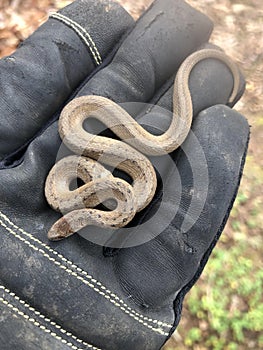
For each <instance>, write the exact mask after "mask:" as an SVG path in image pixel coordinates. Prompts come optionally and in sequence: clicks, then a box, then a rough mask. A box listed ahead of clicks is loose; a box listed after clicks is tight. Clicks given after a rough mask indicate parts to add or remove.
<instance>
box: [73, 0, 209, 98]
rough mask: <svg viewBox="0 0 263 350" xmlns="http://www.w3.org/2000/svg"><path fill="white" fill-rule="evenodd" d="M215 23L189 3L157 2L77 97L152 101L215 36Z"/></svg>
mask: <svg viewBox="0 0 263 350" xmlns="http://www.w3.org/2000/svg"><path fill="white" fill-rule="evenodd" d="M211 31H212V23H211V21H210V20H209V19H208V18H207V17H206V16H205V15H203V14H202V13H200V12H199V11H197V10H195V9H194V8H192V7H191V6H189V5H188V4H186V3H185V2H184V1H182V0H179V1H174V0H156V1H154V3H153V4H152V6H151V8H150V9H149V10H148V11H147V12H146V13H145V14H144V15H143V16H142V17H141V18H140V20H139V21H138V22H137V25H136V27H135V28H134V30H133V31H132V32H131V33H130V34H129V35H128V37H127V38H126V39H125V41H124V42H123V43H122V45H121V47H120V48H119V50H118V51H117V53H116V55H115V56H114V58H113V60H112V62H111V64H109V65H108V66H107V67H105V68H104V69H102V70H101V71H100V72H98V73H97V74H96V75H95V76H94V77H93V78H92V79H90V80H89V81H88V82H87V84H86V85H84V86H83V88H82V89H81V90H80V91H79V93H78V95H77V96H83V95H99V96H104V97H106V98H109V99H111V100H113V101H115V102H116V103H122V102H129V101H132V102H148V101H149V100H150V99H151V98H152V97H153V96H154V94H155V92H156V91H158V90H159V89H160V87H161V86H162V85H163V84H164V83H165V82H166V81H167V80H168V79H169V78H170V77H171V76H172V75H173V74H174V72H176V71H177V69H178V68H179V66H180V64H181V62H182V61H183V60H184V59H185V57H187V56H188V55H189V53H191V52H193V51H194V50H195V49H196V48H197V47H199V46H200V45H201V44H203V43H205V42H206V41H207V40H208V39H209V37H210V34H211Z"/></svg>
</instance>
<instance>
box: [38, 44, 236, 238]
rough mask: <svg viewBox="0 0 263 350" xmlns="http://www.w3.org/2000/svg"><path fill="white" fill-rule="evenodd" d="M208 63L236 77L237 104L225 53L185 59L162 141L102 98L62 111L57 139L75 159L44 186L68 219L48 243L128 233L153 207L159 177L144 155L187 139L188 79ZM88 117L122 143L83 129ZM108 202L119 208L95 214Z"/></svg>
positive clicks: (207, 51) (60, 164) (82, 101)
mask: <svg viewBox="0 0 263 350" xmlns="http://www.w3.org/2000/svg"><path fill="white" fill-rule="evenodd" d="M207 58H215V59H218V60H220V61H222V62H223V63H225V64H226V66H227V67H228V68H229V70H230V71H231V72H232V75H233V80H234V84H233V90H232V94H231V96H230V98H229V102H233V101H234V99H235V97H236V95H237V93H238V89H239V85H240V78H239V71H238V68H237V66H236V65H235V64H234V63H233V62H232V61H231V60H230V59H229V58H228V57H227V56H226V55H225V54H224V53H223V52H222V51H218V50H215V49H203V50H200V51H197V52H195V53H193V54H192V55H190V56H189V57H188V58H186V60H185V61H184V62H183V63H182V65H181V67H180V68H179V70H178V73H177V75H176V79H175V83H174V95H173V118H172V121H171V124H170V127H169V128H168V130H167V131H166V132H165V133H163V134H162V135H160V136H155V135H152V134H151V133H149V132H147V131H146V130H145V129H144V128H143V127H141V126H140V125H139V124H138V123H137V122H136V121H135V120H134V119H133V118H132V117H131V116H130V115H129V114H128V113H127V112H126V111H125V110H124V109H123V108H121V107H120V106H119V105H117V104H116V103H114V102H112V101H111V100H108V99H106V98H104V97H100V96H83V97H79V98H76V99H74V100H73V101H71V102H70V103H69V104H68V105H67V106H66V107H65V108H64V110H63V111H62V114H61V116H60V120H59V133H60V136H61V138H62V140H63V142H64V144H65V145H66V146H67V147H68V148H69V149H70V150H72V151H73V152H74V153H75V154H76V155H73V156H70V157H66V158H64V159H62V160H61V161H59V162H58V163H57V164H56V165H55V166H54V167H53V169H52V170H51V171H50V173H49V175H48V177H47V180H46V187H45V194H46V198H47V201H48V203H49V204H50V206H51V207H52V208H53V209H55V210H56V211H60V212H62V213H63V214H64V216H63V217H62V218H61V219H60V220H58V221H57V222H56V223H55V224H54V225H53V227H52V228H51V229H50V231H49V233H48V237H49V239H50V240H60V239H63V238H66V237H68V236H70V235H72V234H73V233H75V232H77V231H79V230H81V229H82V228H84V227H86V226H89V225H95V226H99V227H108V228H109V227H110V228H119V227H124V226H126V225H127V224H128V223H129V222H130V221H131V220H132V219H133V217H134V216H135V214H136V213H137V212H139V211H141V210H142V209H144V208H145V207H146V206H147V205H148V204H149V203H150V202H151V200H152V198H153V196H154V194H155V191H156V174H155V170H154V168H153V166H152V164H151V162H150V161H149V159H148V158H147V157H146V156H145V155H152V156H157V155H158V156H159V155H163V154H168V153H170V152H172V151H174V150H175V149H176V148H178V147H179V146H180V145H181V144H182V143H183V142H184V140H185V139H186V137H187V135H188V133H189V131H190V128H191V124H192V119H193V106H192V99H191V94H190V90H189V77H190V74H191V71H192V69H193V68H194V67H195V65H196V64H197V63H198V62H200V61H202V60H204V59H207ZM90 117H92V118H96V119H98V120H99V121H100V122H102V123H103V124H105V125H106V126H107V127H108V128H109V129H111V130H112V131H113V132H114V133H115V135H117V136H118V137H119V138H120V139H121V140H122V141H119V140H115V139H110V138H107V137H102V136H96V135H93V134H91V133H89V132H87V131H86V130H85V129H84V127H83V123H84V121H85V120H86V119H88V118H90ZM100 163H103V164H107V165H111V166H112V165H113V166H115V167H117V168H118V169H120V170H121V171H123V172H125V173H127V174H128V175H129V176H130V177H131V179H132V181H133V183H132V185H130V184H128V183H127V182H126V181H124V180H122V179H119V178H115V177H114V176H113V175H112V174H111V173H110V172H109V171H108V170H106V169H105V168H104V167H103V166H102V165H101V164H100ZM76 178H80V179H81V180H82V181H83V182H84V185H83V186H81V187H79V188H77V189H74V190H71V188H70V185H71V183H72V181H73V180H74V179H76ZM108 199H114V201H115V202H116V207H115V208H112V210H111V211H103V210H98V209H96V207H97V206H98V205H99V204H100V203H103V202H104V201H106V200H108Z"/></svg>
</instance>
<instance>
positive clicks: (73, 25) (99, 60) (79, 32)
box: [49, 13, 102, 66]
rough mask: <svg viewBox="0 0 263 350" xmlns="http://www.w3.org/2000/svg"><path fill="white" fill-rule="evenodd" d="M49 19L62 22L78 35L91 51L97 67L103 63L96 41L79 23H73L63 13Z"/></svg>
mask: <svg viewBox="0 0 263 350" xmlns="http://www.w3.org/2000/svg"><path fill="white" fill-rule="evenodd" d="M49 17H50V18H54V19H57V20H58V21H61V22H62V23H64V24H66V25H67V26H68V27H70V28H71V29H73V30H74V31H75V32H76V33H77V35H78V36H79V37H80V38H81V39H82V40H83V41H84V43H85V44H86V46H88V48H89V49H90V51H91V53H92V56H93V58H94V60H95V62H96V64H97V66H99V65H100V64H101V63H102V58H101V55H100V53H99V50H98V48H97V46H96V44H95V42H94V40H93V39H92V37H91V36H90V34H89V33H88V32H87V31H86V29H85V28H83V27H82V26H81V25H80V24H79V23H77V22H75V21H73V20H72V19H70V18H69V17H66V16H64V15H62V14H61V13H52V14H51V15H50V16H49Z"/></svg>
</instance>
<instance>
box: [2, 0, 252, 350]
mask: <svg viewBox="0 0 263 350" xmlns="http://www.w3.org/2000/svg"><path fill="white" fill-rule="evenodd" d="M112 16H113V18H114V14H112ZM127 18H128V17H126V19H127ZM122 19H124V15H123V17H122ZM52 21H53V20H52ZM127 21H128V22H126V30H127V27H129V26H130V25H131V22H130V19H128V20H127ZM54 23H56V24H59V25H61V23H57V22H54ZM102 23H103V22H102ZM127 23H129V24H128V25H127ZM124 26H125V25H124ZM100 30H102V29H101V28H100ZM100 30H99V29H98V33H100ZM122 30H123V29H122ZM211 30H212V24H211V22H210V20H209V19H208V18H206V17H205V16H203V15H202V14H200V13H199V12H197V11H195V10H194V9H193V8H191V7H190V6H188V5H187V4H186V3H185V2H183V1H181V0H180V1H179V0H178V1H176V2H174V1H173V0H161V1H158V0H157V1H155V2H154V3H153V5H152V6H151V8H150V9H149V10H148V11H147V12H146V13H145V14H144V15H143V16H142V18H141V19H140V20H139V21H138V22H137V24H136V26H135V28H134V29H133V30H132V31H131V32H130V33H129V35H127V37H126V38H125V40H124V41H123V42H122V43H121V44H120V46H119V48H118V50H117V52H116V53H115V55H114V57H110V58H109V59H108V61H106V63H105V66H103V67H101V69H100V70H98V71H97V72H95V73H94V75H93V76H92V77H90V78H89V79H87V80H86V81H85V82H84V84H82V86H81V87H80V88H78V89H77V90H76V86H75V85H74V86H73V87H72V89H71V91H70V92H68V94H65V95H67V96H66V97H65V98H64V99H63V102H62V101H61V102H60V103H59V104H58V105H57V107H56V108H55V107H54V110H53V111H54V112H57V111H58V110H59V108H60V107H61V106H63V105H64V104H65V103H66V99H67V98H69V95H71V97H73V96H83V95H91V94H96V95H101V96H104V97H107V98H110V99H111V100H113V101H115V102H117V103H125V102H136V103H151V105H152V107H151V108H147V110H146V111H141V110H140V111H137V112H136V113H135V112H134V114H136V119H137V120H138V122H140V124H142V125H144V126H145V127H146V128H148V130H149V131H151V132H153V133H156V134H158V133H160V132H162V131H163V130H166V128H167V123H168V121H169V113H168V112H169V111H170V113H171V111H172V108H173V107H172V95H173V83H174V75H175V73H176V71H177V70H178V68H179V66H180V63H181V62H182V61H183V60H184V59H185V58H186V57H187V56H188V55H189V54H190V53H191V52H193V51H195V50H196V49H199V48H200V46H201V45H204V44H205V43H206V41H207V40H208V39H209V36H210V33H211ZM98 33H97V32H96V34H95V32H94V35H97V34H98ZM74 35H75V33H74ZM104 35H105V32H104ZM118 39H119V38H118ZM95 42H96V41H95ZM79 44H81V45H82V42H81V41H80V42H79ZM84 48H85V47H84ZM43 50H44V47H43ZM52 54H53V50H52ZM46 55H47V56H48V57H49V55H51V53H50V52H48V53H46ZM11 61H12V60H11ZM66 61H68V60H66ZM84 61H85V60H84ZM64 64H66V62H63V63H61V65H62V66H63V65H64ZM22 66H23V65H21V67H22ZM51 66H52V65H51ZM21 67H19V69H18V71H20V70H21V69H22V68H21ZM91 69H94V67H92V68H91ZM86 73H87V72H86ZM75 74H79V73H78V70H77V69H73V70H72V77H73V76H74V77H75ZM87 74H89V72H88V73H87ZM44 78H45V77H44ZM66 80H67V79H66ZM81 80H85V77H83V79H80V81H78V83H80V82H81ZM48 81H49V80H48ZM48 81H47V82H45V79H44V82H45V83H44V82H42V83H41V84H42V86H45V84H47V83H48ZM64 81H65V80H64ZM11 82H12V81H10V85H11V86H12V84H11ZM25 84H26V81H25ZM29 85H30V87H31V89H32V91H34V90H33V88H32V86H34V84H32V82H31V81H30V79H29ZM76 85H77V84H76ZM189 85H190V90H191V95H192V99H193V107H194V108H193V109H194V115H195V118H194V122H193V126H192V132H191V133H190V135H189V137H188V138H187V140H186V141H185V142H184V144H183V145H182V146H181V148H180V149H179V150H177V151H175V152H174V153H172V154H171V157H170V159H171V161H168V162H164V164H163V163H162V162H161V161H160V160H159V161H156V160H153V162H154V164H155V165H156V168H158V169H157V171H158V172H159V174H160V177H159V182H158V187H157V191H156V195H155V198H154V200H153V202H152V203H151V204H150V205H149V206H148V207H147V208H146V209H145V210H144V211H143V212H142V213H140V214H138V215H137V216H136V217H135V219H134V221H133V222H132V223H131V224H130V225H129V226H130V227H129V234H128V235H127V236H125V238H124V239H123V236H122V239H120V235H119V234H118V233H117V234H116V235H115V236H112V240H107V242H106V240H105V239H103V241H102V242H93V241H92V240H94V239H97V237H98V235H97V233H96V234H95V235H93V234H92V232H91V233H90V235H89V237H85V238H84V237H83V236H82V235H78V234H75V235H73V236H72V237H70V238H68V239H66V240H63V241H61V242H50V241H49V240H48V238H47V232H48V230H49V229H50V227H51V226H52V225H53V224H54V222H56V221H57V220H58V219H59V218H60V214H58V213H56V212H54V211H53V210H52V209H51V208H50V207H49V206H48V204H47V202H46V199H45V196H44V185H45V181H46V177H47V175H48V173H49V171H50V169H51V168H52V166H53V165H54V163H55V161H56V158H57V153H58V152H59V150H60V147H61V140H60V137H59V135H58V127H57V122H52V121H54V119H56V117H57V116H58V113H51V112H50V113H49V114H47V112H43V113H40V114H39V115H38V116H36V117H35V119H36V120H37V121H38V120H40V119H41V121H39V124H38V127H37V128H35V127H34V124H33V122H32V119H31V120H26V119H25V118H26V117H24V116H23V118H21V114H20V115H19V117H18V116H17V117H14V118H13V119H12V118H11V116H10V109H8V108H5V109H3V111H2V113H1V116H0V118H1V123H2V124H3V125H5V124H7V121H9V120H10V124H13V126H12V128H13V127H15V126H16V123H18V122H19V121H20V120H22V119H23V123H24V126H23V127H22V126H20V128H19V133H18V130H16V132H15V133H14V134H13V138H12V137H11V136H9V138H8V139H5V141H4V142H3V146H2V144H1V148H0V150H1V154H2V155H3V162H2V167H3V169H2V170H1V173H0V174H1V177H0V225H1V227H0V232H1V244H0V249H1V255H0V263H1V275H0V278H1V297H0V301H1V310H2V312H1V319H0V322H1V328H0V329H1V331H0V340H1V344H3V349H12V348H15V347H19V348H21V349H39V348H40V349H50V348H52V349H88V348H93V349H128V350H129V349H149V350H153V349H159V348H160V347H161V346H162V345H163V344H164V343H165V342H166V340H167V339H168V338H169V336H170V335H171V334H172V332H173V331H174V329H175V328H176V327H177V325H178V322H179V319H180V313H181V308H182V302H183V298H184V296H185V294H186V293H187V291H188V290H189V289H190V288H191V287H192V286H193V284H194V283H195V282H196V280H197V279H198V277H199V276H200V274H201V272H202V270H203V268H204V266H205V264H206V262H207V260H208V258H209V255H210V254H211V251H212V249H213V248H214V246H215V244H216V242H217V240H218V239H219V237H220V234H221V232H222V230H223V228H224V225H225V222H226V220H227V218H228V215H229V212H230V210H231V207H232V204H233V202H234V198H235V196H236V193H237V189H238V185H239V181H240V178H241V174H242V169H243V165H244V160H245V155H246V149H247V144H248V138H249V127H248V124H247V122H246V120H245V119H244V118H243V117H242V116H241V115H240V114H238V113H237V112H235V111H233V110H231V109H230V107H228V106H226V104H227V102H228V99H229V96H230V94H231V90H232V88H233V79H232V74H231V72H230V71H229V70H228V69H227V67H226V66H225V65H224V64H222V63H221V62H219V61H216V60H213V59H210V60H206V61H204V62H200V63H199V64H198V65H197V66H196V67H195V68H194V70H193V72H192V74H191V77H190V82H189ZM17 86H18V85H16V94H14V93H13V95H12V96H13V98H12V102H14V101H16V99H15V98H17V96H19V91H20V93H21V89H20V90H19V89H18V88H17ZM56 86H58V87H55V88H54V89H57V90H54V91H57V92H59V91H60V89H61V85H60V84H59V82H58V85H56ZM63 88H64V86H63ZM17 89H18V91H17ZM39 90H40V91H41V94H42V96H43V97H40V96H39V94H37V93H36V95H35V96H34V99H33V100H34V101H35V104H33V103H32V102H31V107H30V104H28V103H23V104H21V107H20V109H21V111H22V110H23V108H26V107H27V108H28V111H27V113H26V115H27V116H28V115H32V113H35V111H36V110H37V111H41V110H43V109H44V108H47V102H46V101H47V100H45V99H48V98H53V96H52V95H49V94H47V93H46V91H42V90H41V86H39ZM73 90H74V91H73ZM243 90H244V82H243V81H242V83H241V84H240V88H239V92H238V95H237V99H238V98H239V97H240V96H241V95H242V92H243ZM23 91H25V89H23ZM30 91H31V90H30ZM22 95H23V94H22ZM48 95H49V96H48ZM7 96H10V95H8V94H7V93H6V98H7ZM237 99H236V100H237ZM9 101H10V100H9ZM18 101H19V99H18ZM49 101H53V100H49ZM36 103H37V108H36ZM48 103H50V104H51V102H48ZM1 104H3V103H1ZM8 106H9V104H8ZM25 106H26V107H25ZM124 107H125V105H124ZM126 107H127V106H126ZM1 108H2V106H1ZM128 108H129V106H128V107H127V109H128ZM160 108H162V109H160ZM163 108H165V110H166V112H165V113H164V110H163ZM29 111H30V113H29ZM13 115H14V114H13V113H12V117H13ZM9 116H10V117H9ZM43 116H45V117H43ZM166 116H167V118H166ZM31 124H33V125H31ZM10 129H11V128H10ZM2 130H6V129H1V142H2V135H3V137H4V135H5V133H4V132H3V134H2ZM24 130H27V131H25V136H24V138H23V139H21V141H20V143H16V142H17V139H16V135H17V134H20V133H22V132H23V131H24ZM15 143H16V144H15ZM13 144H14V146H12V145H13ZM4 145H5V146H4ZM6 145H7V146H6ZM17 150H19V151H18V152H17ZM12 152H13V154H11V153H12ZM10 154H11V156H8V155H10ZM159 164H161V166H160V165H159ZM204 164H205V165H204ZM4 167H5V169H4ZM203 179H205V181H203ZM204 193H205V196H204ZM200 198H201V199H200ZM200 203H201V204H200ZM160 208H161V210H159V209H160ZM196 208H197V209H196ZM156 212H158V213H159V214H158V215H155V213H156ZM167 218H169V220H168V219H167ZM191 219H192V220H191ZM145 224H146V225H145ZM122 230H123V232H124V234H126V229H122ZM122 230H120V232H121V231H122ZM91 231H92V230H91ZM156 231H158V232H160V233H159V234H158V235H155V232H156ZM93 232H95V231H93ZM117 232H118V231H117ZM141 237H142V238H141ZM140 239H141V242H140ZM135 240H137V241H136V244H134V241H135ZM105 242H106V243H105ZM102 243H103V244H104V245H105V247H104V248H103V247H102ZM116 247H119V248H118V249H116ZM14 329H15V332H14V331H13V330H14Z"/></svg>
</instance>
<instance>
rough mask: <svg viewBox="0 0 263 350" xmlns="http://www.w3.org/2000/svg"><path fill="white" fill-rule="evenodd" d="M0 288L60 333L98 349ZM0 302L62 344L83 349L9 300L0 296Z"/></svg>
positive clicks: (78, 349) (2, 287)
mask: <svg viewBox="0 0 263 350" xmlns="http://www.w3.org/2000/svg"><path fill="white" fill-rule="evenodd" d="M0 290H3V291H4V293H6V294H8V295H9V296H10V297H12V299H15V300H16V301H18V302H19V303H20V304H22V305H23V306H24V307H25V308H27V309H28V310H30V311H32V312H33V313H34V314H35V315H36V316H37V317H38V318H41V319H43V320H44V321H45V322H47V323H49V324H50V325H51V326H53V327H55V328H57V329H58V330H59V331H60V332H61V333H64V334H66V335H67V336H68V337H70V338H72V339H74V340H75V341H76V342H78V343H80V344H82V345H84V346H85V347H88V348H89V349H93V350H100V349H99V348H96V347H94V346H93V345H90V344H88V343H86V342H84V341H83V340H80V339H79V338H77V337H76V336H74V335H73V334H72V333H70V332H67V331H66V330H65V329H63V328H62V327H61V326H59V325H58V324H56V323H55V322H52V321H51V320H50V319H49V318H47V317H45V316H44V315H42V314H41V313H40V312H39V311H36V310H35V309H34V308H33V307H32V306H30V305H28V304H27V303H26V302H25V301H23V300H21V299H20V298H19V297H18V296H17V295H15V293H11V292H10V290H9V289H7V288H5V287H4V286H1V285H0ZM0 302H1V303H3V304H4V305H6V306H8V307H9V308H10V309H11V310H12V311H14V312H15V313H17V314H18V315H20V316H22V317H23V318H25V319H26V320H27V321H29V322H31V323H33V324H34V325H35V326H36V327H38V328H40V329H41V330H43V331H44V332H45V333H48V334H50V335H51V336H52V337H54V338H56V339H57V340H60V341H61V342H62V343H63V344H65V345H67V346H69V347H71V348H72V349H73V350H83V348H79V347H77V346H75V345H74V344H72V343H69V342H68V341H67V340H66V339H63V338H62V337H61V336H59V335H58V334H57V333H55V332H53V331H52V330H51V329H48V328H47V327H46V326H44V325H43V324H40V323H39V322H37V320H36V319H35V318H32V317H30V316H29V315H27V314H25V313H24V312H23V311H21V310H19V309H18V308H17V307H16V306H14V305H13V304H11V303H10V302H8V301H7V300H6V299H4V298H3V297H0Z"/></svg>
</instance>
